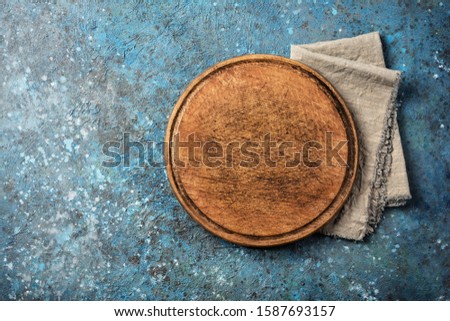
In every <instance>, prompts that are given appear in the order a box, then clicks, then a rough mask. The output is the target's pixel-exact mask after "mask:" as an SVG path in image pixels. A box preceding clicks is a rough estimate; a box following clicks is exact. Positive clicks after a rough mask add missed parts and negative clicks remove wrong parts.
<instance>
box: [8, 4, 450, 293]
mask: <svg viewBox="0 0 450 321" xmlns="http://www.w3.org/2000/svg"><path fill="white" fill-rule="evenodd" d="M44 2H45V1H23V2H17V1H7V2H5V1H1V4H0V6H1V10H0V16H1V24H0V28H1V29H0V52H1V55H0V57H1V58H0V59H1V60H0V62H1V64H0V66H1V74H0V78H1V87H0V88H1V89H0V103H1V113H0V128H1V144H0V148H1V155H0V164H1V166H0V177H1V183H2V186H1V192H0V193H1V194H0V215H1V218H0V262H1V263H0V298H1V299H27V300H29V299H66V300H67V299H70V300H74V299H83V300H90V299H101V300H102V299H125V300H131V299H133V300H134V299H137V300H139V299H154V300H159V299H173V300H179V299H201V300H202V299H219V300H221V299H237V300H241V299H273V300H278V299H288V300H291V299H292V300H307V299H328V300H334V299H337V300H339V299H401V300H403V299H426V300H442V299H444V300H448V299H450V298H449V285H450V272H449V264H450V262H449V248H448V244H449V242H450V239H449V227H450V226H449V222H448V216H449V205H450V197H449V179H450V172H449V154H450V149H449V146H448V143H449V125H450V123H449V116H448V113H449V111H450V110H449V98H450V97H449V70H450V65H449V46H448V44H449V38H448V35H449V30H450V26H449V24H450V23H449V21H450V19H449V10H450V5H449V2H448V1H442V2H439V1H417V3H416V1H413V2H411V4H409V5H403V4H400V5H399V4H397V3H396V2H395V4H394V1H358V2H357V4H354V3H353V2H351V1H339V3H338V4H334V3H332V2H331V1H329V2H328V1H327V2H322V1H306V0H304V1H291V2H279V3H276V4H269V3H265V2H260V3H253V2H246V3H243V2H238V3H234V2H227V3H223V2H222V1H217V3H213V2H212V1H211V2H209V1H205V3H202V4H194V3H190V2H186V3H184V2H183V3H178V2H177V3H175V2H170V3H164V2H161V3H159V4H149V3H146V2H144V1H123V2H122V3H120V4H113V3H109V2H108V1H101V2H99V3H98V4H88V2H79V3H77V2H78V1H68V2H66V1H61V0H53V1H49V3H44ZM400 2H401V1H400ZM360 3H361V4H360ZM375 30H379V31H380V32H381V35H382V36H383V41H384V45H385V55H386V59H387V64H388V66H389V67H391V68H394V69H400V70H402V71H403V72H404V77H403V82H402V86H401V89H400V100H401V101H402V107H401V109H400V110H399V123H400V127H401V134H402V137H403V143H404V149H405V155H406V160H407V167H408V172H409V177H410V183H411V189H412V195H413V200H412V201H410V202H409V203H408V205H407V206H405V207H402V208H397V209H388V210H387V211H386V213H385V216H384V219H383V220H382V222H381V224H380V226H379V228H378V229H377V231H376V233H375V234H374V235H372V236H370V237H368V238H367V239H366V240H365V242H362V243H355V242H349V241H344V240H339V239H333V238H330V237H325V236H320V235H317V236H312V237H310V238H308V239H305V240H302V241H299V242H297V243H295V244H292V245H289V246H284V247H280V248H274V249H268V250H258V249H249V248H244V247H239V246H235V245H233V244H231V243H228V242H226V241H223V240H221V239H219V238H217V237H214V236H212V235H211V234H209V233H207V232H206V231H204V230H203V228H201V227H200V226H198V225H197V224H196V223H195V222H193V220H191V219H190V218H189V216H188V215H187V214H186V212H185V211H184V210H183V209H182V208H181V206H180V205H179V203H178V202H177V200H176V199H175V197H174V195H173V194H172V191H171V189H170V186H169V184H168V181H167V179H166V175H165V172H164V170H163V169H160V168H157V169H155V168H141V167H139V166H136V164H135V162H132V164H134V165H133V166H131V167H129V168H124V167H123V166H121V167H117V168H105V167H103V166H102V161H103V160H104V159H105V157H104V156H103V155H102V151H101V146H102V144H104V143H105V142H107V141H109V140H114V139H120V137H122V133H123V132H129V133H131V135H132V137H133V138H134V139H135V140H154V141H162V140H163V137H164V131H165V127H166V123H167V119H168V117H169V115H170V113H171V110H172V107H173V105H174V103H175V102H176V100H177V98H178V96H179V94H180V93H181V92H182V91H183V89H184V88H185V87H186V86H187V84H188V83H189V82H190V80H192V79H193V78H194V77H195V76H196V75H197V74H199V73H200V72H201V71H203V70H204V69H206V68H207V67H209V66H211V65H213V64H214V63H216V62H219V61H221V60H224V59H227V58H230V57H233V56H236V55H242V54H246V53H271V54H277V55H281V56H288V55H289V45H290V44H291V43H307V42H314V41H319V40H328V39H335V38H339V37H346V36H354V35H358V34H361V33H365V32H370V31H375Z"/></svg>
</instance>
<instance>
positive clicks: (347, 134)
mask: <svg viewBox="0 0 450 321" xmlns="http://www.w3.org/2000/svg"><path fill="white" fill-rule="evenodd" d="M166 142H171V145H170V148H166V149H165V161H166V169H167V175H168V178H169V181H170V184H171V186H172V188H173V190H174V192H175V195H176V196H177V198H178V200H179V201H180V203H181V204H182V205H183V207H184V208H185V209H186V211H187V212H188V213H189V214H190V215H191V216H192V218H193V219H194V220H196V221H197V222H198V223H199V224H201V225H202V226H203V227H204V228H206V229H207V230H208V231H210V232H212V233H214V234H215V235H218V236H220V237H222V238H224V239H226V240H228V241H231V242H234V243H237V244H241V245H246V246H275V245H280V244H285V243H289V242H293V241H296V240H298V239H300V238H303V237H305V236H307V235H310V234H311V233H313V232H315V231H317V230H318V229H320V228H321V227H322V226H323V225H324V224H326V223H327V222H328V221H330V220H331V219H332V218H333V217H334V216H335V215H336V214H337V213H338V211H339V210H340V209H341V207H342V206H343V204H344V202H345V201H346V199H347V197H348V195H349V192H350V190H351V188H352V185H353V182H354V180H355V175H356V169H357V162H358V140H357V136H356V130H355V126H354V123H353V119H352V116H351V114H350V112H349V110H348V108H347V106H346V105H345V103H344V101H343V99H342V98H341V97H340V96H339V94H338V93H337V92H336V90H335V89H334V88H333V87H332V86H331V85H330V84H329V83H328V81H327V80H325V79H324V78H323V77H322V76H321V75H319V74H318V73H317V72H316V71H314V70H313V69H311V68H309V67H308V66H306V65H303V64H301V63H299V62H296V61H293V60H290V59H286V58H282V57H278V56H272V55H248V56H241V57H237V58H233V59H230V60H227V61H224V62H221V63H219V64H217V65H215V66H214V67H212V68H210V69H208V70H207V71H205V72H204V73H202V74H201V75H200V76H198V77H197V78H196V79H195V80H194V81H193V82H192V83H191V84H190V85H189V86H188V88H187V89H186V90H185V92H184V93H183V94H182V95H181V97H180V99H179V100H178V102H177V104H176V106H175V108H174V110H173V113H172V115H171V117H170V120H169V124H168V128H167V133H166Z"/></svg>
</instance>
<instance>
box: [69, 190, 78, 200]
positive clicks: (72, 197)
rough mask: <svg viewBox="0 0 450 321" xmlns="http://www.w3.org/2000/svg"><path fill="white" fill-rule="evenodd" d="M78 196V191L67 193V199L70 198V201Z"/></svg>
mask: <svg viewBox="0 0 450 321" xmlns="http://www.w3.org/2000/svg"><path fill="white" fill-rule="evenodd" d="M76 196H77V192H75V191H70V192H69V193H68V194H67V199H68V200H69V201H71V200H73V199H74V198H75V197H76Z"/></svg>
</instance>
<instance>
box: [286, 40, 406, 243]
mask: <svg viewBox="0 0 450 321" xmlns="http://www.w3.org/2000/svg"><path fill="white" fill-rule="evenodd" d="M291 59H295V60H298V61H300V62H302V63H304V64H306V65H308V66H310V67H311V68H313V69H315V70H317V71H318V72H319V73H320V74H322V75H323V76H324V77H325V78H327V80H328V81H329V82H330V83H331V84H332V85H333V86H334V87H335V88H336V89H337V91H338V92H339V93H340V94H341V96H342V98H343V99H344V100H345V102H346V103H347V106H348V107H349V109H350V111H351V112H352V114H353V118H354V120H355V124H356V127H357V130H358V136H359V144H360V156H361V158H360V165H359V171H358V177H357V180H356V182H355V185H354V187H353V190H352V192H351V194H350V197H349V199H348V201H347V202H346V204H345V205H344V208H343V209H342V211H341V213H340V214H339V215H338V216H337V217H336V218H335V219H334V220H333V221H332V222H330V223H328V224H327V225H326V226H325V227H324V228H323V229H322V230H321V232H322V233H324V234H327V235H334V236H338V237H342V238H346V239H352V240H362V239H363V238H364V236H366V235H367V234H370V233H372V232H373V231H374V229H375V227H376V226H377V224H378V222H379V220H380V218H381V215H382V212H383V210H384V208H385V207H386V206H400V205H403V204H404V203H405V202H406V200H408V199H410V198H411V194H410V190H409V183H408V176H407V173H406V166H405V159H404V156H403V150H402V145H401V139H400V133H399V130H398V124H397V110H396V102H395V101H396V97H397V90H398V86H399V82H400V72H399V71H395V70H390V69H387V68H386V65H385V62H384V58H383V49H382V44H381V40H380V35H379V33H378V32H373V33H369V34H365V35H361V36H357V37H354V38H345V39H340V40H333V41H325V42H318V43H313V44H305V45H291Z"/></svg>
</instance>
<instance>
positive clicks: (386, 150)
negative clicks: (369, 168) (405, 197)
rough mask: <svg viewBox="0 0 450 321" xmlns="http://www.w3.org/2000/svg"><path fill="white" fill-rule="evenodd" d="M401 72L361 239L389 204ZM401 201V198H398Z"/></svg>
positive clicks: (377, 163)
mask: <svg viewBox="0 0 450 321" xmlns="http://www.w3.org/2000/svg"><path fill="white" fill-rule="evenodd" d="M400 80H401V73H400V72H399V73H398V75H397V77H396V79H395V82H394V86H393V89H392V93H391V97H390V99H389V106H388V108H387V113H386V119H385V122H384V123H385V127H384V129H383V132H382V136H381V142H380V146H379V149H378V154H377V157H376V170H375V173H374V177H373V179H372V184H371V187H370V192H369V205H368V208H367V211H368V218H367V224H366V229H365V231H363V235H362V236H361V240H363V239H364V237H365V236H367V235H369V234H372V233H373V232H374V231H375V228H376V227H377V225H378V223H379V222H380V220H381V216H382V213H383V210H384V208H385V207H386V206H387V204H388V199H387V189H386V182H387V177H388V175H389V172H390V169H391V163H392V155H391V154H392V149H393V147H392V142H393V139H392V138H393V131H394V127H395V126H394V120H395V118H396V113H397V105H396V100H397V94H398V89H399V86H400ZM398 201H399V202H401V201H402V200H401V199H398Z"/></svg>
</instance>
